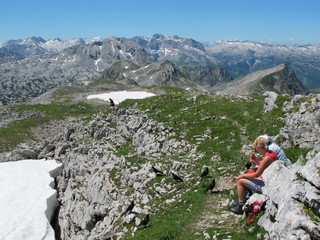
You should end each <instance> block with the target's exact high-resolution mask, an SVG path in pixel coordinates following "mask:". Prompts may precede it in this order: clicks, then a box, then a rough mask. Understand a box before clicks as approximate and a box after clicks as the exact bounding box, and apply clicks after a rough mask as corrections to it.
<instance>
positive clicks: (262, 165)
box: [236, 156, 273, 181]
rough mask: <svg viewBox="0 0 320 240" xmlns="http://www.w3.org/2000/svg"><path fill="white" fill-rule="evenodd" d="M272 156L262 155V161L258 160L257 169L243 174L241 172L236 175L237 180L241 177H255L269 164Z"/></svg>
mask: <svg viewBox="0 0 320 240" xmlns="http://www.w3.org/2000/svg"><path fill="white" fill-rule="evenodd" d="M272 162H273V161H272V158H271V157H269V156H265V157H263V159H262V161H261V162H260V165H259V167H258V169H257V171H255V172H253V173H245V174H241V175H239V176H238V177H237V179H236V180H237V181H238V180H239V179H241V178H257V177H259V176H260V175H261V174H262V173H263V172H264V170H265V169H266V168H267V167H269V166H270V164H271V163H272Z"/></svg>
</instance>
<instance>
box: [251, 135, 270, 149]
mask: <svg viewBox="0 0 320 240" xmlns="http://www.w3.org/2000/svg"><path fill="white" fill-rule="evenodd" d="M253 147H254V148H255V149H256V148H257V147H260V148H265V149H266V150H268V146H267V140H266V139H265V138H264V137H257V138H256V140H254V142H253Z"/></svg>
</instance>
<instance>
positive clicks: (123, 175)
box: [4, 108, 202, 240]
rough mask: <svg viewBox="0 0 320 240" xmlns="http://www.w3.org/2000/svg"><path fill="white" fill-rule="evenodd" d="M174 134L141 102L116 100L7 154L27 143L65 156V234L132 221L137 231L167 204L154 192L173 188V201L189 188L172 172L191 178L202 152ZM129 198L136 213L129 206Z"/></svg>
mask: <svg viewBox="0 0 320 240" xmlns="http://www.w3.org/2000/svg"><path fill="white" fill-rule="evenodd" d="M174 136H175V133H174V132H173V129H172V128H169V127H167V126H165V125H164V124H163V123H159V122H155V121H153V120H151V119H149V118H148V117H147V116H146V115H145V114H144V113H142V112H140V111H138V110H136V109H121V108H114V111H113V112H112V113H110V114H99V115H97V116H95V117H94V118H93V120H92V121H91V122H89V123H79V122H78V123H72V124H70V125H69V126H68V127H67V128H65V130H64V131H63V132H61V133H60V134H59V135H57V136H55V137H52V138H46V140H45V141H41V142H40V143H39V142H34V143H28V144H24V145H21V146H20V147H19V148H17V149H16V150H15V151H13V152H11V153H9V154H7V155H6V156H5V157H4V159H5V161H14V160H18V159H20V158H22V157H24V156H21V153H22V152H25V151H27V150H29V151H32V152H34V153H35V154H37V156H38V158H47V159H57V160H59V161H60V162H62V163H63V170H62V173H61V175H60V176H59V177H57V179H56V182H57V188H58V196H59V197H58V201H59V203H60V208H59V217H58V221H57V222H58V223H57V224H58V226H59V227H57V228H56V229H57V231H58V235H60V236H61V239H66V240H67V239H108V238H110V237H112V236H114V237H117V238H121V237H122V236H123V235H124V233H125V232H126V231H127V230H128V229H127V224H128V223H132V222H133V223H134V226H133V227H132V229H131V231H132V232H133V233H134V232H135V231H136V228H135V226H136V225H137V224H138V223H139V222H140V220H141V219H142V218H143V217H144V215H145V214H148V213H156V212H157V211H159V209H160V208H161V206H159V205H153V203H152V202H153V201H151V200H154V199H157V198H160V197H163V196H164V195H167V194H172V193H175V194H174V195H175V197H173V198H172V197H171V199H170V201H168V202H166V203H164V204H165V205H167V204H170V203H173V202H175V201H177V200H178V199H179V198H180V197H181V195H182V194H183V193H184V191H187V189H186V188H184V189H181V188H179V187H177V184H176V183H175V182H174V180H173V179H172V178H171V175H170V174H169V172H175V173H178V174H179V176H180V177H182V178H183V179H184V181H185V182H188V181H190V179H191V175H192V172H190V169H192V167H194V164H195V162H196V161H197V159H199V158H200V157H202V155H201V154H199V153H197V152H196V147H195V146H194V145H191V144H189V143H187V142H185V141H177V140H175V139H174V138H173V137H174ZM172 155H175V156H176V155H179V156H181V160H179V159H176V158H174V160H173V159H171V157H170V156H172ZM152 166H155V167H156V168H158V169H161V171H163V172H164V174H165V176H163V180H164V181H161V182H159V181H152V180H154V179H155V178H156V177H157V176H156V174H155V173H154V172H153V171H152ZM168 178H169V179H171V180H169V179H168ZM150 189H152V191H150ZM131 201H134V203H135V206H134V208H133V210H132V211H133V212H134V213H125V214H123V213H124V212H125V210H126V208H127V206H128V205H129V204H130V202H131ZM57 224H56V225H57ZM59 233H60V234H59Z"/></svg>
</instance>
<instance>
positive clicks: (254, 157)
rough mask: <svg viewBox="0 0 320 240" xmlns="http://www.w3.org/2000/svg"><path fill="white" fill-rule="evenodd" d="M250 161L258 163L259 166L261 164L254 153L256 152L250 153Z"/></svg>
mask: <svg viewBox="0 0 320 240" xmlns="http://www.w3.org/2000/svg"><path fill="white" fill-rule="evenodd" d="M250 161H251V162H252V163H254V164H256V165H257V166H259V165H260V161H259V160H258V158H257V157H256V155H254V153H251V154H250Z"/></svg>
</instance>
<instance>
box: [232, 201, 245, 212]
mask: <svg viewBox="0 0 320 240" xmlns="http://www.w3.org/2000/svg"><path fill="white" fill-rule="evenodd" d="M243 205H244V204H239V203H238V205H237V206H235V207H233V208H231V212H233V213H234V214H243V210H242V208H243Z"/></svg>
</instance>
